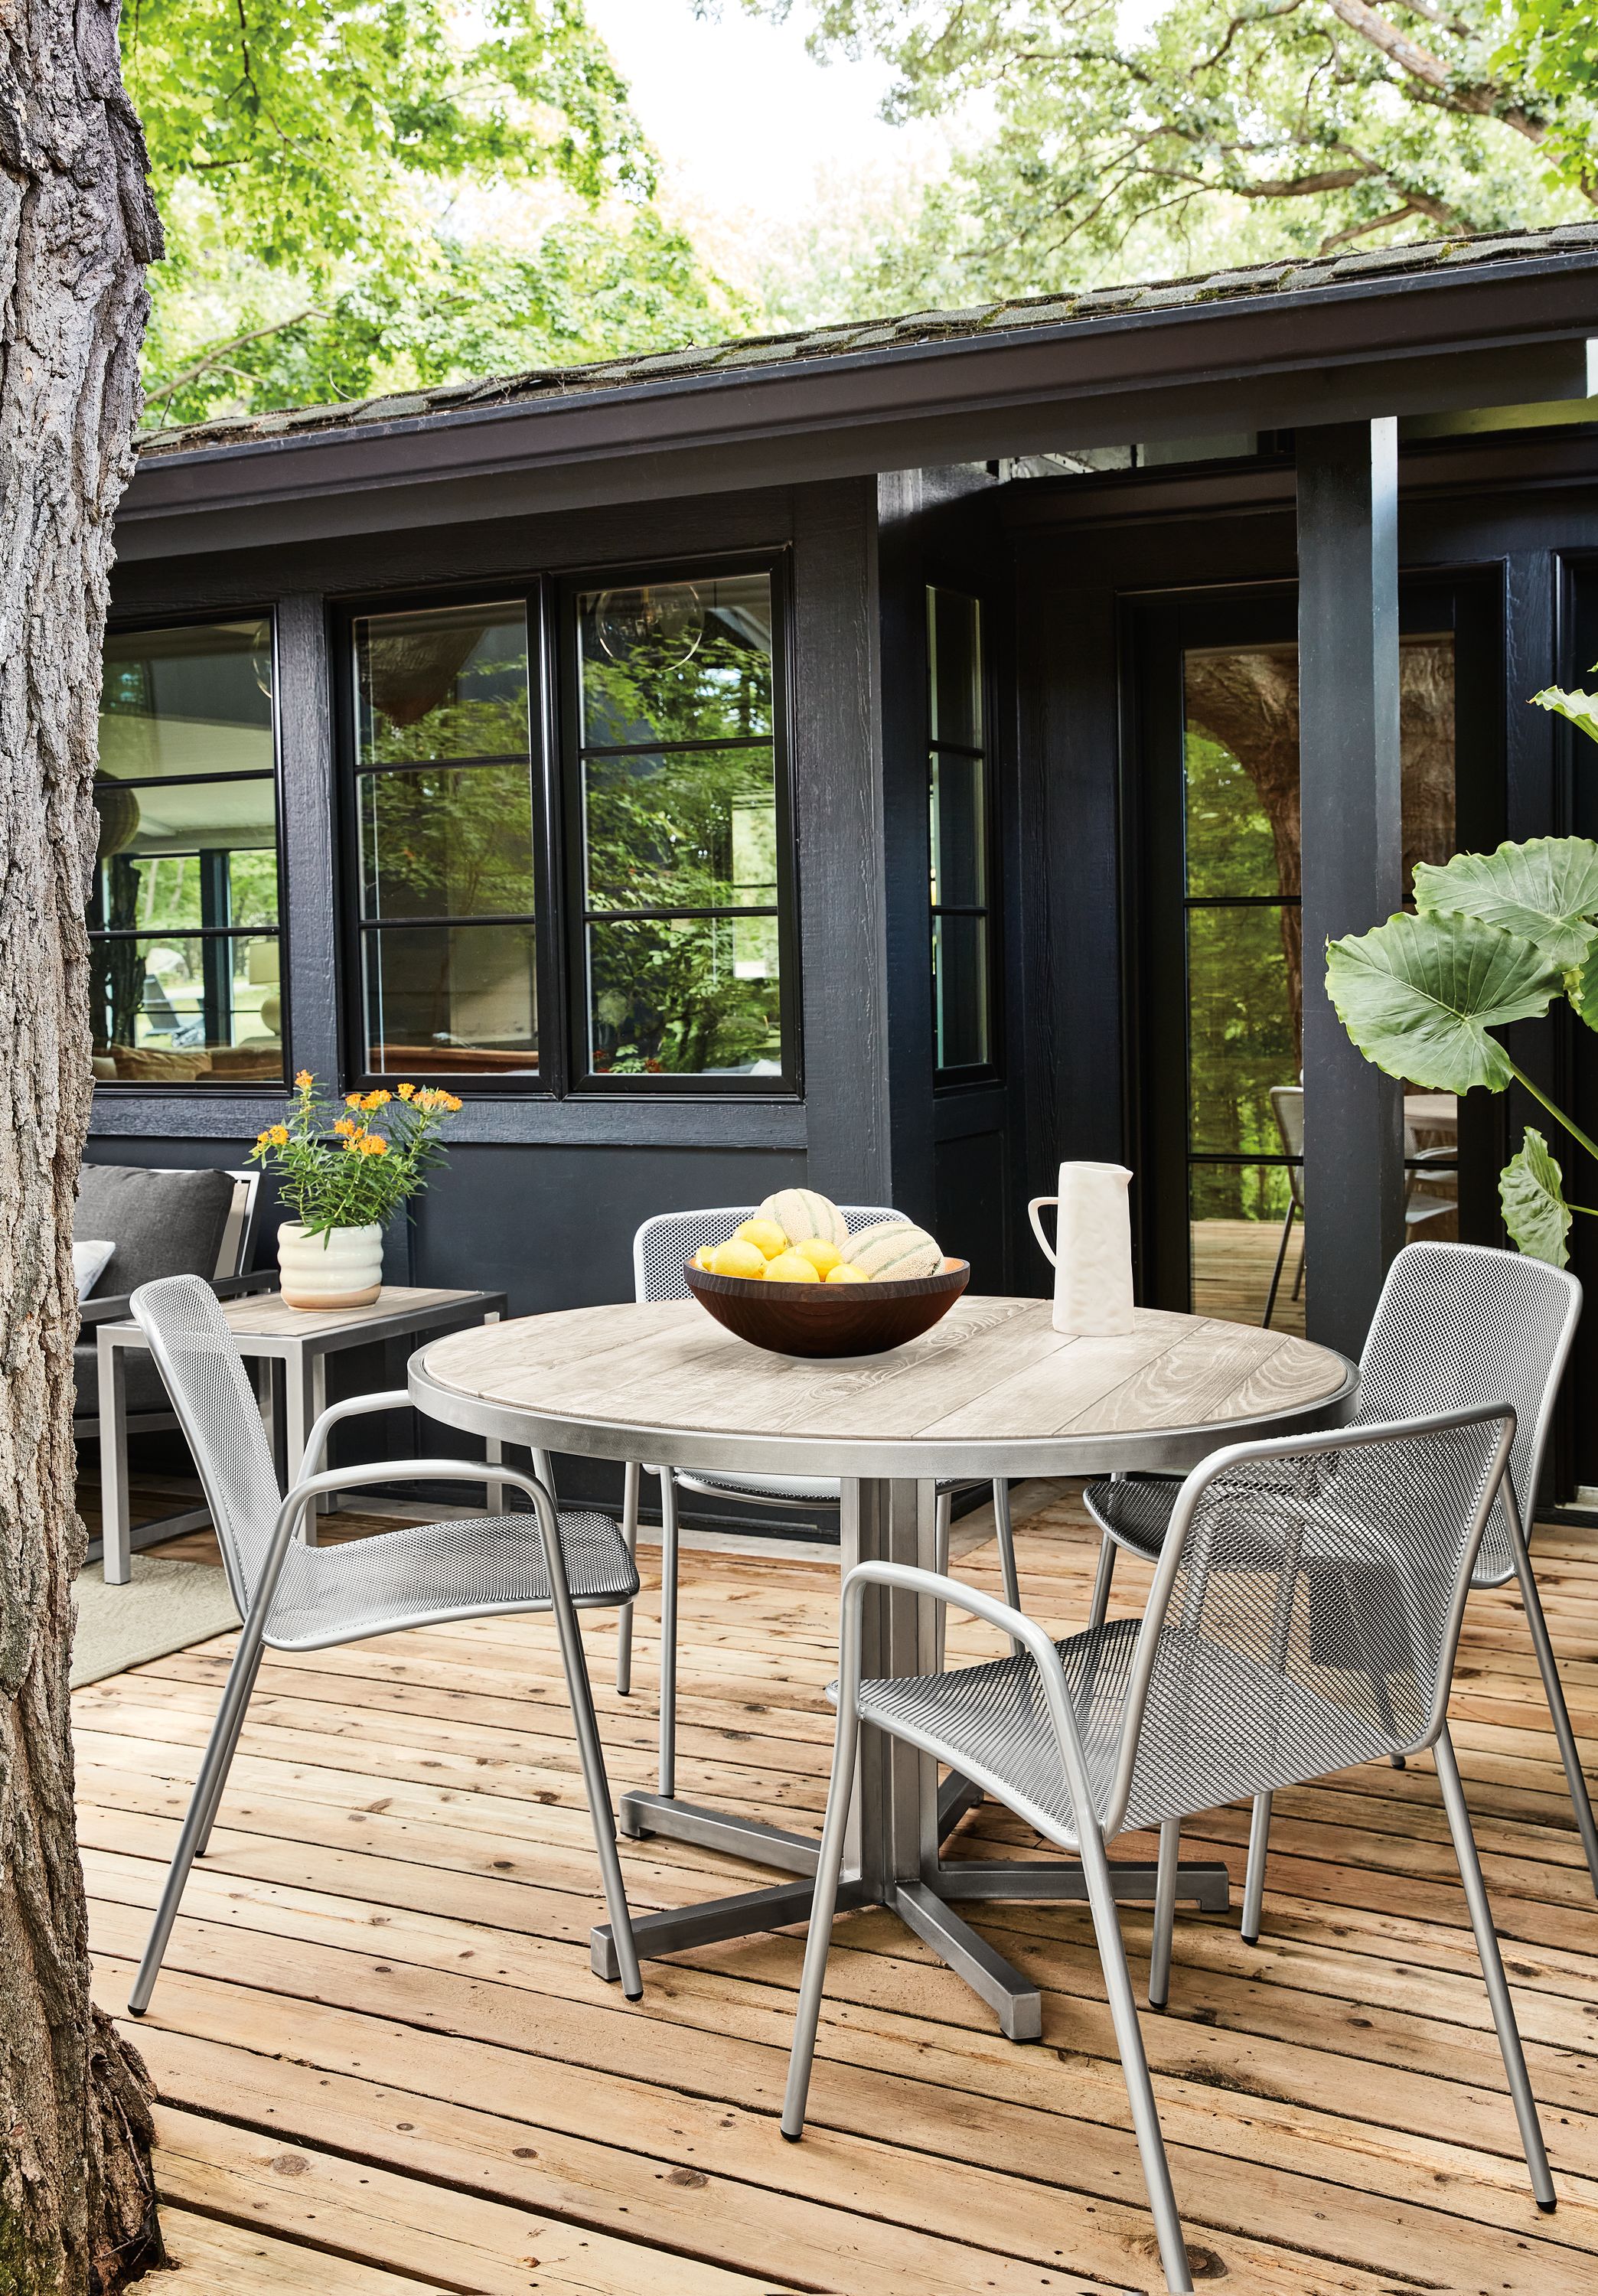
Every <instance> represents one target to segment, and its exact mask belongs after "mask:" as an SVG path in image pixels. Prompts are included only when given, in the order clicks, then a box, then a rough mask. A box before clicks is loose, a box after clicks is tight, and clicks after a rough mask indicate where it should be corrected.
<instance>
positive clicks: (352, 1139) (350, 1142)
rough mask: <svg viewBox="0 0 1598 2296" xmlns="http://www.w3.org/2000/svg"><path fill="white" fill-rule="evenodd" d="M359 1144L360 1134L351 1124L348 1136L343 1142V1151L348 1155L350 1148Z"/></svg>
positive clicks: (354, 1147)
mask: <svg viewBox="0 0 1598 2296" xmlns="http://www.w3.org/2000/svg"><path fill="white" fill-rule="evenodd" d="M360 1144H361V1135H360V1134H359V1133H358V1132H357V1131H356V1129H355V1127H354V1126H353V1125H351V1127H350V1128H349V1136H348V1139H347V1140H346V1141H345V1143H344V1151H345V1153H346V1154H347V1155H348V1153H349V1152H351V1150H353V1149H356V1148H358V1147H359V1146H360Z"/></svg>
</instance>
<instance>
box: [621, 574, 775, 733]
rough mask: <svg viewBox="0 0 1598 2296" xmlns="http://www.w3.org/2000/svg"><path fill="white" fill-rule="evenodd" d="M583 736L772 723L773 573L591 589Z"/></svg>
mask: <svg viewBox="0 0 1598 2296" xmlns="http://www.w3.org/2000/svg"><path fill="white" fill-rule="evenodd" d="M578 652H579V657H580V670H581V676H582V685H583V740H584V742H585V743H586V744H590V745H593V746H594V747H598V748H602V749H611V748H616V747H619V746H633V745H636V746H640V747H642V746H643V744H645V743H647V742H712V741H748V740H750V739H751V738H758V736H759V735H761V734H767V735H769V734H770V733H771V730H772V679H771V583H770V579H769V578H768V577H767V576H766V575H764V574H735V575H731V576H722V577H718V578H716V579H713V580H709V579H708V580H704V581H694V582H655V583H646V584H641V585H635V586H632V587H629V588H618V589H613V590H586V591H584V592H583V593H582V594H581V595H580V596H579V598H578Z"/></svg>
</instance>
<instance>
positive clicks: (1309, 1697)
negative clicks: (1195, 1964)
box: [859, 1619, 1418, 1849]
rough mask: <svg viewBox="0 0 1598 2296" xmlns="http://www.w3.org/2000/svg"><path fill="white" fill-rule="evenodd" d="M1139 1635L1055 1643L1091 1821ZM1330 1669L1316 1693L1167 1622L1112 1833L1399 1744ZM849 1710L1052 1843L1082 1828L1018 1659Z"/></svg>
mask: <svg viewBox="0 0 1598 2296" xmlns="http://www.w3.org/2000/svg"><path fill="white" fill-rule="evenodd" d="M1141 1631H1142V1621H1141V1620H1137V1619H1112V1620H1110V1623H1109V1624H1108V1625H1107V1626H1104V1627H1100V1628H1096V1629H1092V1630H1090V1631H1089V1632H1087V1633H1086V1634H1081V1635H1073V1636H1070V1637H1069V1640H1067V1641H1065V1642H1062V1643H1057V1644H1055V1648H1056V1649H1057V1650H1058V1652H1059V1653H1060V1661H1061V1666H1062V1667H1063V1669H1064V1671H1065V1684H1066V1694H1067V1695H1068V1697H1069V1700H1070V1702H1071V1710H1072V1712H1073V1713H1074V1715H1075V1716H1076V1720H1077V1728H1078V1733H1079V1734H1080V1737H1081V1741H1082V1748H1083V1752H1084V1754H1085V1755H1086V1764H1087V1771H1088V1779H1089V1784H1090V1785H1091V1787H1092V1790H1093V1797H1094V1819H1095V1820H1097V1821H1102V1818H1103V1816H1104V1814H1105V1812H1106V1811H1107V1810H1108V1809H1109V1808H1110V1800H1111V1792H1110V1789H1111V1784H1112V1782H1113V1779H1114V1775H1115V1767H1116V1763H1117V1760H1118V1759H1119V1754H1120V1748H1121V1739H1122V1733H1123V1727H1124V1721H1125V1713H1126V1705H1127V1689H1128V1683H1129V1677H1130V1673H1131V1667H1132V1656H1133V1652H1134V1651H1135V1649H1136V1647H1137V1638H1138V1636H1139V1634H1140V1632H1141ZM1336 1671H1337V1679H1338V1687H1339V1692H1340V1695H1339V1696H1338V1697H1337V1698H1335V1699H1333V1698H1330V1697H1322V1696H1320V1695H1319V1694H1318V1693H1317V1692H1316V1691H1315V1688H1314V1687H1313V1685H1311V1684H1309V1683H1307V1682H1306V1681H1304V1680H1302V1679H1297V1678H1295V1677H1292V1676H1291V1675H1286V1674H1283V1673H1282V1670H1281V1669H1279V1668H1276V1667H1273V1666H1271V1665H1269V1664H1266V1663H1264V1662H1262V1661H1260V1660H1258V1659H1255V1658H1252V1657H1250V1655H1249V1653H1248V1652H1244V1651H1240V1650H1235V1649H1232V1648H1229V1647H1227V1646H1226V1645H1225V1644H1221V1643H1217V1642H1215V1641H1212V1640H1211V1639H1210V1638H1209V1636H1205V1635H1200V1634H1194V1633H1192V1632H1189V1631H1187V1630H1185V1629H1184V1628H1179V1627H1173V1626H1171V1625H1169V1624H1167V1626H1166V1627H1165V1628H1164V1629H1163V1630H1162V1632H1161V1635H1160V1652H1159V1656H1158V1658H1157V1660H1156V1662H1155V1667H1154V1672H1153V1676H1152V1678H1151V1683H1150V1692H1149V1704H1148V1708H1147V1710H1146V1713H1145V1718H1144V1722H1143V1734H1142V1736H1141V1738H1140V1739H1139V1742H1138V1749H1137V1758H1136V1762H1135V1767H1134V1768H1133V1773H1132V1791H1131V1796H1130V1799H1129V1800H1128V1802H1127V1811H1126V1816H1125V1817H1124V1818H1123V1820H1122V1822H1121V1828H1120V1830H1121V1831H1123V1832H1126V1833H1138V1832H1141V1831H1142V1829H1143V1827H1144V1826H1150V1825H1159V1824H1160V1821H1161V1820H1162V1819H1164V1818H1168V1817H1190V1816H1193V1815H1194V1814H1195V1813H1196V1812H1198V1811H1200V1810H1205V1809H1215V1808H1218V1807H1219V1806H1220V1805H1221V1804H1222V1803H1224V1802H1228V1801H1233V1800H1236V1799H1237V1798H1238V1797H1239V1796H1240V1795H1242V1794H1251V1793H1254V1792H1257V1791H1258V1786H1259V1781H1260V1778H1261V1776H1262V1775H1269V1776H1270V1779H1271V1783H1272V1784H1273V1786H1287V1785H1298V1784H1303V1783H1305V1782H1307V1780H1309V1779H1311V1778H1317V1777H1322V1776H1324V1775H1325V1774H1326V1765H1327V1761H1328V1760H1331V1761H1333V1762H1335V1763H1336V1764H1337V1765H1338V1767H1341V1766H1342V1765H1343V1764H1344V1763H1345V1762H1354V1761H1370V1760H1375V1759H1378V1758H1379V1757H1382V1756H1385V1755H1387V1754H1389V1753H1391V1752H1393V1751H1397V1744H1398V1741H1397V1738H1396V1735H1395V1734H1394V1733H1393V1732H1391V1731H1390V1730H1389V1729H1388V1728H1387V1727H1386V1726H1385V1725H1384V1723H1383V1720H1382V1718H1381V1713H1380V1712H1379V1710H1378V1709H1379V1704H1380V1701H1379V1699H1378V1695H1377V1693H1376V1691H1375V1689H1374V1687H1373V1686H1372V1685H1369V1684H1368V1683H1366V1682H1365V1681H1364V1679H1363V1678H1360V1679H1358V1680H1357V1681H1356V1682H1354V1683H1350V1682H1349V1680H1348V1677H1347V1676H1345V1674H1344V1673H1343V1671H1342V1670H1341V1669H1337V1670H1336ZM1389 1688H1390V1690H1391V1691H1392V1692H1393V1693H1395V1695H1394V1701H1393V1702H1394V1704H1395V1705H1397V1706H1399V1707H1400V1709H1401V1710H1402V1709H1407V1710H1409V1712H1410V1714H1412V1715H1413V1714H1414V1699H1413V1693H1412V1694H1411V1695H1408V1696H1405V1695H1403V1694H1402V1677H1389ZM1350 1691H1352V1695H1349V1694H1348V1693H1349V1692H1350ZM859 1711H860V1718H861V1719H862V1721H865V1722H874V1723H876V1724H878V1725H879V1726H882V1727H886V1728H889V1729H890V1730H891V1732H892V1734H894V1735H895V1736H896V1737H900V1738H907V1739H909V1740H910V1741H911V1742H912V1743H914V1744H915V1745H918V1746H921V1747H922V1748H923V1749H924V1750H925V1751H927V1752H928V1753H930V1754H933V1755H935V1756H936V1757H937V1759H938V1760H939V1761H941V1762H947V1764H948V1765H949V1766H950V1767H951V1768H953V1769H955V1770H958V1771H959V1773H960V1775H962V1776H963V1777H966V1778H969V1779H971V1782H972V1784H976V1785H980V1786H981V1787H983V1788H984V1790H985V1791H986V1792H989V1793H993V1794H996V1795H998V1797H999V1798H1000V1799H1001V1800H1004V1801H1006V1802H1008V1803H1009V1804H1010V1806H1011V1808H1012V1809H1014V1810H1015V1811H1016V1812H1017V1813H1018V1814H1019V1816H1020V1817H1021V1819H1022V1821H1023V1822H1024V1823H1025V1824H1028V1825H1033V1826H1036V1827H1037V1831H1038V1832H1039V1833H1042V1834H1045V1835H1046V1836H1047V1838H1048V1839H1049V1840H1050V1841H1055V1842H1058V1843H1059V1844H1060V1846H1061V1848H1062V1849H1076V1848H1077V1847H1078V1844H1079V1842H1080V1839H1081V1836H1080V1828H1079V1824H1078V1818H1077V1816H1076V1814H1075V1812H1074V1811H1073V1809H1072V1808H1071V1800H1070V1793H1069V1789H1068V1787H1067V1785H1066V1782H1065V1777H1064V1775H1063V1773H1062V1771H1061V1767H1060V1762H1059V1759H1058V1757H1057V1755H1056V1754H1055V1751H1054V1747H1053V1727H1052V1725H1051V1724H1050V1721H1049V1718H1048V1715H1047V1712H1046V1710H1045V1705H1044V1698H1043V1688H1042V1685H1041V1682H1040V1681H1039V1678H1038V1673H1037V1667H1036V1665H1035V1664H1034V1663H1033V1661H1032V1660H1031V1659H1030V1658H1029V1657H1028V1656H1026V1655H1025V1654H1023V1655H1021V1656H1020V1657H1015V1658H1005V1659H995V1660H993V1661H991V1662H990V1663H988V1664H987V1665H986V1666H971V1667H963V1668H961V1669H960V1670H959V1671H958V1672H957V1673H955V1674H937V1675H913V1676H905V1677H899V1678H897V1679H889V1680H886V1681H866V1682H863V1683H862V1684H861V1685H860V1701H859ZM1417 1719H1418V1718H1417ZM1321 1750H1324V1751H1321Z"/></svg>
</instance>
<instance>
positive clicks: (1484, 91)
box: [1326, 0, 1548, 143]
mask: <svg viewBox="0 0 1598 2296" xmlns="http://www.w3.org/2000/svg"><path fill="white" fill-rule="evenodd" d="M1326 5H1327V6H1328V7H1329V8H1330V9H1331V11H1332V14H1333V15H1334V16H1337V17H1340V19H1341V21H1343V22H1344V23H1345V24H1347V26H1348V29H1349V30H1350V31H1351V32H1357V33H1358V35H1359V37H1360V38H1361V39H1362V40H1364V42H1365V43H1366V44H1367V45H1368V46H1370V47H1373V48H1376V49H1379V50H1380V52H1381V54H1383V55H1384V56H1386V57H1387V58H1388V59H1389V61H1390V62H1392V63H1396V64H1397V67H1398V69H1399V70H1400V71H1403V72H1407V73H1408V75H1409V77H1410V78H1412V79H1418V80H1419V81H1420V82H1421V83H1422V86H1425V87H1430V88H1435V89H1436V91H1437V93H1438V95H1440V96H1441V97H1442V98H1443V99H1444V100H1445V102H1446V103H1447V105H1448V108H1449V110H1450V111H1468V112H1473V113H1474V114H1475V115H1476V116H1477V117H1478V118H1479V119H1501V120H1502V121H1503V122H1504V126H1505V127H1512V128H1513V129H1514V131H1515V133H1516V134H1517V135H1524V136H1525V137H1527V139H1528V141H1529V142H1530V143H1541V142H1542V140H1543V138H1544V136H1545V135H1547V133H1548V123H1547V121H1546V120H1545V119H1539V118H1538V117H1537V114H1536V113H1535V112H1530V111H1526V110H1525V109H1524V107H1523V106H1521V105H1520V104H1518V103H1516V102H1514V100H1513V98H1512V96H1511V95H1510V94H1509V91H1508V90H1507V89H1506V88H1502V87H1495V86H1492V85H1491V83H1490V82H1487V81H1480V82H1478V83H1477V84H1476V85H1475V86H1460V85H1459V84H1458V83H1457V82H1456V81H1455V77H1454V75H1453V73H1452V72H1451V71H1450V70H1449V69H1448V67H1447V65H1446V63H1444V62H1443V61H1442V59H1441V57H1440V56H1434V55H1433V54H1432V53H1431V51H1430V48H1423V47H1422V45H1421V44H1420V42H1419V41H1418V40H1412V39H1411V38H1410V37H1409V35H1408V34H1407V33H1406V32H1402V31H1400V30H1399V29H1398V27H1397V24H1390V23H1389V21H1388V20H1387V18H1386V17H1385V16H1382V15H1380V14H1378V12H1377V11H1376V10H1375V9H1374V8H1371V7H1367V6H1366V4H1365V0H1326ZM1434 21H1441V20H1440V19H1436V20H1434Z"/></svg>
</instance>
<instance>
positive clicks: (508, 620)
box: [355, 601, 530, 766]
mask: <svg viewBox="0 0 1598 2296" xmlns="http://www.w3.org/2000/svg"><path fill="white" fill-rule="evenodd" d="M355 650H356V706H357V710H358V714H359V719H360V726H359V742H360V757H359V762H360V763H361V764H362V765H363V766H372V765H394V764H397V763H401V762H403V761H405V760H407V759H409V760H413V761H414V762H416V763H418V764H422V763H427V762H430V761H431V760H432V759H435V758H451V759H454V758H525V757H527V756H528V755H529V741H530V736H529V711H528V635H527V610H526V608H525V607H524V606H522V605H521V604H520V602H517V601H512V602H511V603H508V604H504V605H493V606H430V607H428V608H426V609H424V610H423V611H419V612H414V613H406V614H368V615H365V616H364V617H363V618H362V619H360V620H358V621H357V622H356V626H355Z"/></svg>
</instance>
